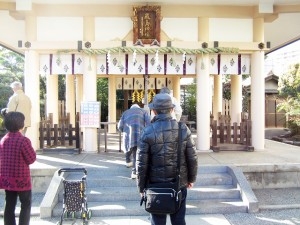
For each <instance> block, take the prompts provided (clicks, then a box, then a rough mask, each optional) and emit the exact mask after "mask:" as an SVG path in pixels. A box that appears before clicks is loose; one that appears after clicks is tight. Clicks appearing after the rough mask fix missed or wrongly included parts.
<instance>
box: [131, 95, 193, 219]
mask: <svg viewBox="0 0 300 225" xmlns="http://www.w3.org/2000/svg"><path fill="white" fill-rule="evenodd" d="M149 108H150V109H152V110H153V112H154V113H155V117H154V118H153V120H152V123H151V124H150V125H148V126H147V127H145V129H144V131H143V133H142V136H141V140H140V146H139V147H138V149H137V186H138V190H139V192H140V195H141V197H143V195H144V189H145V187H146V186H147V184H148V183H151V184H152V186H154V184H155V183H165V182H166V183H168V182H174V180H175V179H176V169H177V143H178V127H179V125H178V122H177V121H176V120H175V119H173V118H172V115H171V113H172V110H173V108H174V105H173V103H172V98H171V96H170V95H168V94H157V95H155V97H154V99H153V102H152V103H151V104H149ZM181 134H182V143H181V161H180V188H181V191H182V193H183V198H182V203H181V206H180V208H179V210H178V211H177V212H176V213H174V214H171V215H170V218H171V223H172V224H173V225H185V224H186V223H185V212H186V195H187V188H192V187H193V184H194V182H195V181H196V177H197V171H198V157H197V154H196V149H195V143H194V141H193V139H192V135H191V131H190V130H189V128H188V127H187V126H186V125H185V124H181ZM150 217H151V225H165V224H166V219H167V215H158V214H151V216H150Z"/></svg>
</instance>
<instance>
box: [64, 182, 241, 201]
mask: <svg viewBox="0 0 300 225" xmlns="http://www.w3.org/2000/svg"><path fill="white" fill-rule="evenodd" d="M86 194H87V199H88V202H108V201H111V202H120V201H133V200H135V201H139V200H140V195H139V193H138V190H137V188H132V187H114V188H112V187H101V188H98V189H96V188H95V189H91V188H89V189H88V190H87V192H86ZM224 198H226V199H239V198H240V192H239V190H237V189H236V188H234V187H233V186H228V185H227V186H226V185H223V186H207V187H194V188H193V189H190V190H189V192H188V197H187V199H190V200H204V199H224ZM59 201H60V202H62V201H63V192H62V193H60V194H59Z"/></svg>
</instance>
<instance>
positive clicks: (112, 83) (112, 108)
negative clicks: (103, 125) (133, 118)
mask: <svg viewBox="0 0 300 225" xmlns="http://www.w3.org/2000/svg"><path fill="white" fill-rule="evenodd" d="M108 85H109V88H108V102H109V104H108V122H116V115H117V113H116V105H117V93H116V91H117V89H116V77H115V76H109V78H108ZM116 132H117V129H116V125H114V124H109V125H108V133H116Z"/></svg>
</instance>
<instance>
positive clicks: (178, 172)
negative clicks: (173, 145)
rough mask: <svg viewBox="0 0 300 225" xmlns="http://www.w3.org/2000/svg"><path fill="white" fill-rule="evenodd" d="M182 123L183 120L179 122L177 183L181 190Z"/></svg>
mask: <svg viewBox="0 0 300 225" xmlns="http://www.w3.org/2000/svg"><path fill="white" fill-rule="evenodd" d="M181 124H182V122H178V144H177V183H178V187H177V190H179V185H180V162H181V144H182V135H181Z"/></svg>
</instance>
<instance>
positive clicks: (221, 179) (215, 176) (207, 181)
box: [65, 171, 233, 188]
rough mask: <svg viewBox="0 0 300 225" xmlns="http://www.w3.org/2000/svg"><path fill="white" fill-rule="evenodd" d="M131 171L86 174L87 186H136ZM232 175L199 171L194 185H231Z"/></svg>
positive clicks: (73, 178)
mask: <svg viewBox="0 0 300 225" xmlns="http://www.w3.org/2000/svg"><path fill="white" fill-rule="evenodd" d="M130 175H131V172H123V171H122V172H118V173H117V174H115V173H114V172H108V173H104V174H99V173H97V175H96V176H87V180H86V183H87V187H88V188H94V187H120V186H122V187H123V186H125V187H136V180H132V179H131V178H130ZM65 179H66V180H70V181H72V180H81V177H78V176H77V177H76V175H69V176H68V177H66V178H65ZM232 183H233V182H232V177H231V176H230V175H229V174H228V173H225V172H222V173H217V172H214V173H203V172H202V173H199V174H198V176H197V180H196V182H195V184H194V185H195V186H212V185H232Z"/></svg>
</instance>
